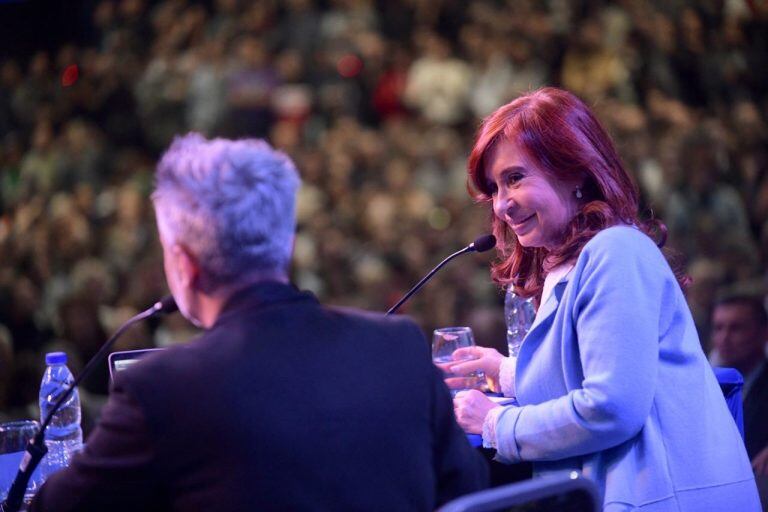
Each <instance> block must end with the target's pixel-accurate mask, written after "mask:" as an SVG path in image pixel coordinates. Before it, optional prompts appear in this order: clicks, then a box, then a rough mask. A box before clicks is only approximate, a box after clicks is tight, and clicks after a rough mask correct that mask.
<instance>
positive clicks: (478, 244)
mask: <svg viewBox="0 0 768 512" xmlns="http://www.w3.org/2000/svg"><path fill="white" fill-rule="evenodd" d="M470 247H472V250H473V251H475V252H485V251H487V250H490V249H493V248H494V247H496V237H495V236H493V235H483V236H479V237H477V238H476V239H475V241H474V242H472V243H471V244H470Z"/></svg>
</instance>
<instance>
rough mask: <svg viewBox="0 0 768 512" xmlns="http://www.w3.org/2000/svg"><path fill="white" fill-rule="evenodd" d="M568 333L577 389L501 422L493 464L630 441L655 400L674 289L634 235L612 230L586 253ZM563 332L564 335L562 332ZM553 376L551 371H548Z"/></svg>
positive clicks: (662, 265) (649, 248)
mask: <svg viewBox="0 0 768 512" xmlns="http://www.w3.org/2000/svg"><path fill="white" fill-rule="evenodd" d="M572 279H573V281H574V282H573V283H572V286H574V289H573V291H574V292H575V294H576V295H575V298H574V300H573V301H568V302H567V303H566V302H564V303H563V304H561V306H566V304H568V305H570V307H572V311H566V314H568V315H572V318H573V321H572V323H571V327H572V331H573V332H570V333H567V332H562V333H558V335H560V336H562V337H563V343H566V342H571V338H573V339H575V342H576V343H578V354H579V361H571V362H570V363H569V364H581V367H582V370H583V376H584V377H583V381H582V383H581V387H580V388H578V389H574V390H571V391H570V392H569V393H568V394H566V395H564V396H562V397H559V398H556V399H553V400H549V401H546V402H543V403H540V404H535V405H526V406H523V407H510V408H507V409H506V410H505V411H503V412H502V414H501V415H500V416H499V421H498V424H497V431H496V433H497V445H498V454H499V456H500V457H499V458H500V459H502V460H504V459H506V460H508V461H517V460H557V459H563V458H567V457H573V456H578V455H583V454H587V453H593V452H597V451H601V450H605V449H607V448H610V447H613V446H616V445H618V444H620V443H622V442H624V441H626V440H628V439H630V438H632V437H633V436H634V435H636V434H637V433H638V432H639V431H640V429H641V428H642V427H643V425H644V423H645V421H646V419H647V418H648V416H649V414H650V413H651V407H652V404H653V397H654V394H655V393H656V383H657V372H658V359H659V340H660V335H661V334H662V333H661V332H660V329H661V328H662V327H660V324H662V323H663V322H662V318H661V316H662V313H661V310H662V303H663V301H664V299H665V298H669V300H676V299H675V297H677V296H678V295H677V294H676V293H675V292H676V290H675V289H674V287H677V282H676V281H675V279H674V276H673V274H672V272H671V270H670V269H669V267H668V265H667V262H666V260H665V259H664V257H663V256H662V254H661V252H660V251H659V250H658V249H657V248H656V246H655V245H654V244H653V242H652V241H651V240H650V239H649V238H648V237H647V236H645V235H643V234H642V233H641V232H639V231H637V230H635V229H633V228H629V227H627V228H618V229H611V230H609V231H608V232H603V233H601V234H599V235H597V237H595V238H594V239H593V240H592V241H591V242H590V243H589V244H587V246H585V248H584V250H583V252H582V254H581V256H580V257H579V260H578V261H577V264H576V267H575V268H574V274H573V277H572ZM565 330H566V329H564V331H565ZM554 371H557V370H554Z"/></svg>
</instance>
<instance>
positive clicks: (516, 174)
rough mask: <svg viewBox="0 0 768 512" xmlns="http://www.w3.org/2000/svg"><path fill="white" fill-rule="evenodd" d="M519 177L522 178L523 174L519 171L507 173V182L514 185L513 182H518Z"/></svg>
mask: <svg viewBox="0 0 768 512" xmlns="http://www.w3.org/2000/svg"><path fill="white" fill-rule="evenodd" d="M521 179H523V175H522V174H520V173H519V172H513V173H512V174H508V175H507V184H509V185H514V184H515V183H517V182H519V181H520V180H521Z"/></svg>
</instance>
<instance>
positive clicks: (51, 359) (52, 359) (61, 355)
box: [45, 352, 67, 364]
mask: <svg viewBox="0 0 768 512" xmlns="http://www.w3.org/2000/svg"><path fill="white" fill-rule="evenodd" d="M66 362H67V353H66V352H48V353H47V354H45V364H65V363H66Z"/></svg>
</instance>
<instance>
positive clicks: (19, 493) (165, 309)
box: [0, 295, 179, 512]
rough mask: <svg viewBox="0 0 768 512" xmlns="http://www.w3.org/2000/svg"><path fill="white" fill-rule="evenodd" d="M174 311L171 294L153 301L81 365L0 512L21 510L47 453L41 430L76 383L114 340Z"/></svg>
mask: <svg viewBox="0 0 768 512" xmlns="http://www.w3.org/2000/svg"><path fill="white" fill-rule="evenodd" d="M178 309H179V308H178V306H177V305H176V301H175V300H174V298H173V295H167V296H165V297H163V298H162V299H160V300H159V301H157V302H155V303H154V304H153V305H152V307H150V308H148V309H146V310H144V311H142V312H141V313H139V314H138V315H136V316H134V317H132V318H130V319H129V320H128V321H127V322H125V323H124V324H123V325H121V326H120V328H119V329H118V330H117V331H116V332H115V334H113V335H112V337H111V338H109V339H108V340H107V341H106V342H105V343H104V345H102V347H101V348H100V349H99V351H98V352H97V353H96V355H94V356H93V357H92V358H91V360H90V361H88V364H87V365H85V368H83V371H82V372H80V375H78V376H77V378H76V379H75V380H74V382H72V385H71V386H70V387H69V389H67V391H66V392H65V393H63V394H62V395H61V396H60V397H59V399H58V400H57V401H56V403H55V404H53V407H52V408H51V410H50V411H48V414H47V415H46V416H45V418H44V419H43V423H42V424H41V425H40V430H39V431H38V432H37V434H35V437H34V438H33V439H32V440H31V441H29V444H27V451H26V453H25V454H24V456H23V457H22V459H21V464H20V465H19V471H18V473H16V478H14V480H13V484H12V485H11V488H10V490H9V491H8V496H7V497H6V498H5V501H4V502H2V503H1V504H0V512H18V510H19V509H20V508H21V502H22V500H23V499H24V491H26V489H27V484H28V483H29V479H30V477H31V476H32V473H33V472H34V471H35V469H36V468H37V465H38V464H39V463H40V461H41V460H42V458H43V457H44V456H45V454H46V453H48V447H47V446H45V429H46V428H48V425H49V424H50V423H51V420H52V419H53V415H54V414H56V412H57V411H58V410H59V409H61V406H62V405H64V402H66V401H67V400H68V399H69V397H70V396H71V395H72V391H73V390H74V389H75V388H76V387H77V385H78V384H80V382H82V380H83V379H84V378H85V377H87V376H88V375H90V374H91V373H92V372H93V369H94V368H96V365H97V364H99V363H100V362H102V361H103V359H104V357H105V356H106V355H107V353H108V352H109V350H110V349H111V348H112V345H114V344H115V341H117V339H118V338H119V337H120V336H122V335H123V333H124V332H125V331H126V330H128V328H129V327H131V326H132V325H133V324H135V323H136V322H139V321H141V320H146V319H147V318H150V317H153V316H156V315H160V314H168V313H173V312H174V311H177V310H178Z"/></svg>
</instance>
